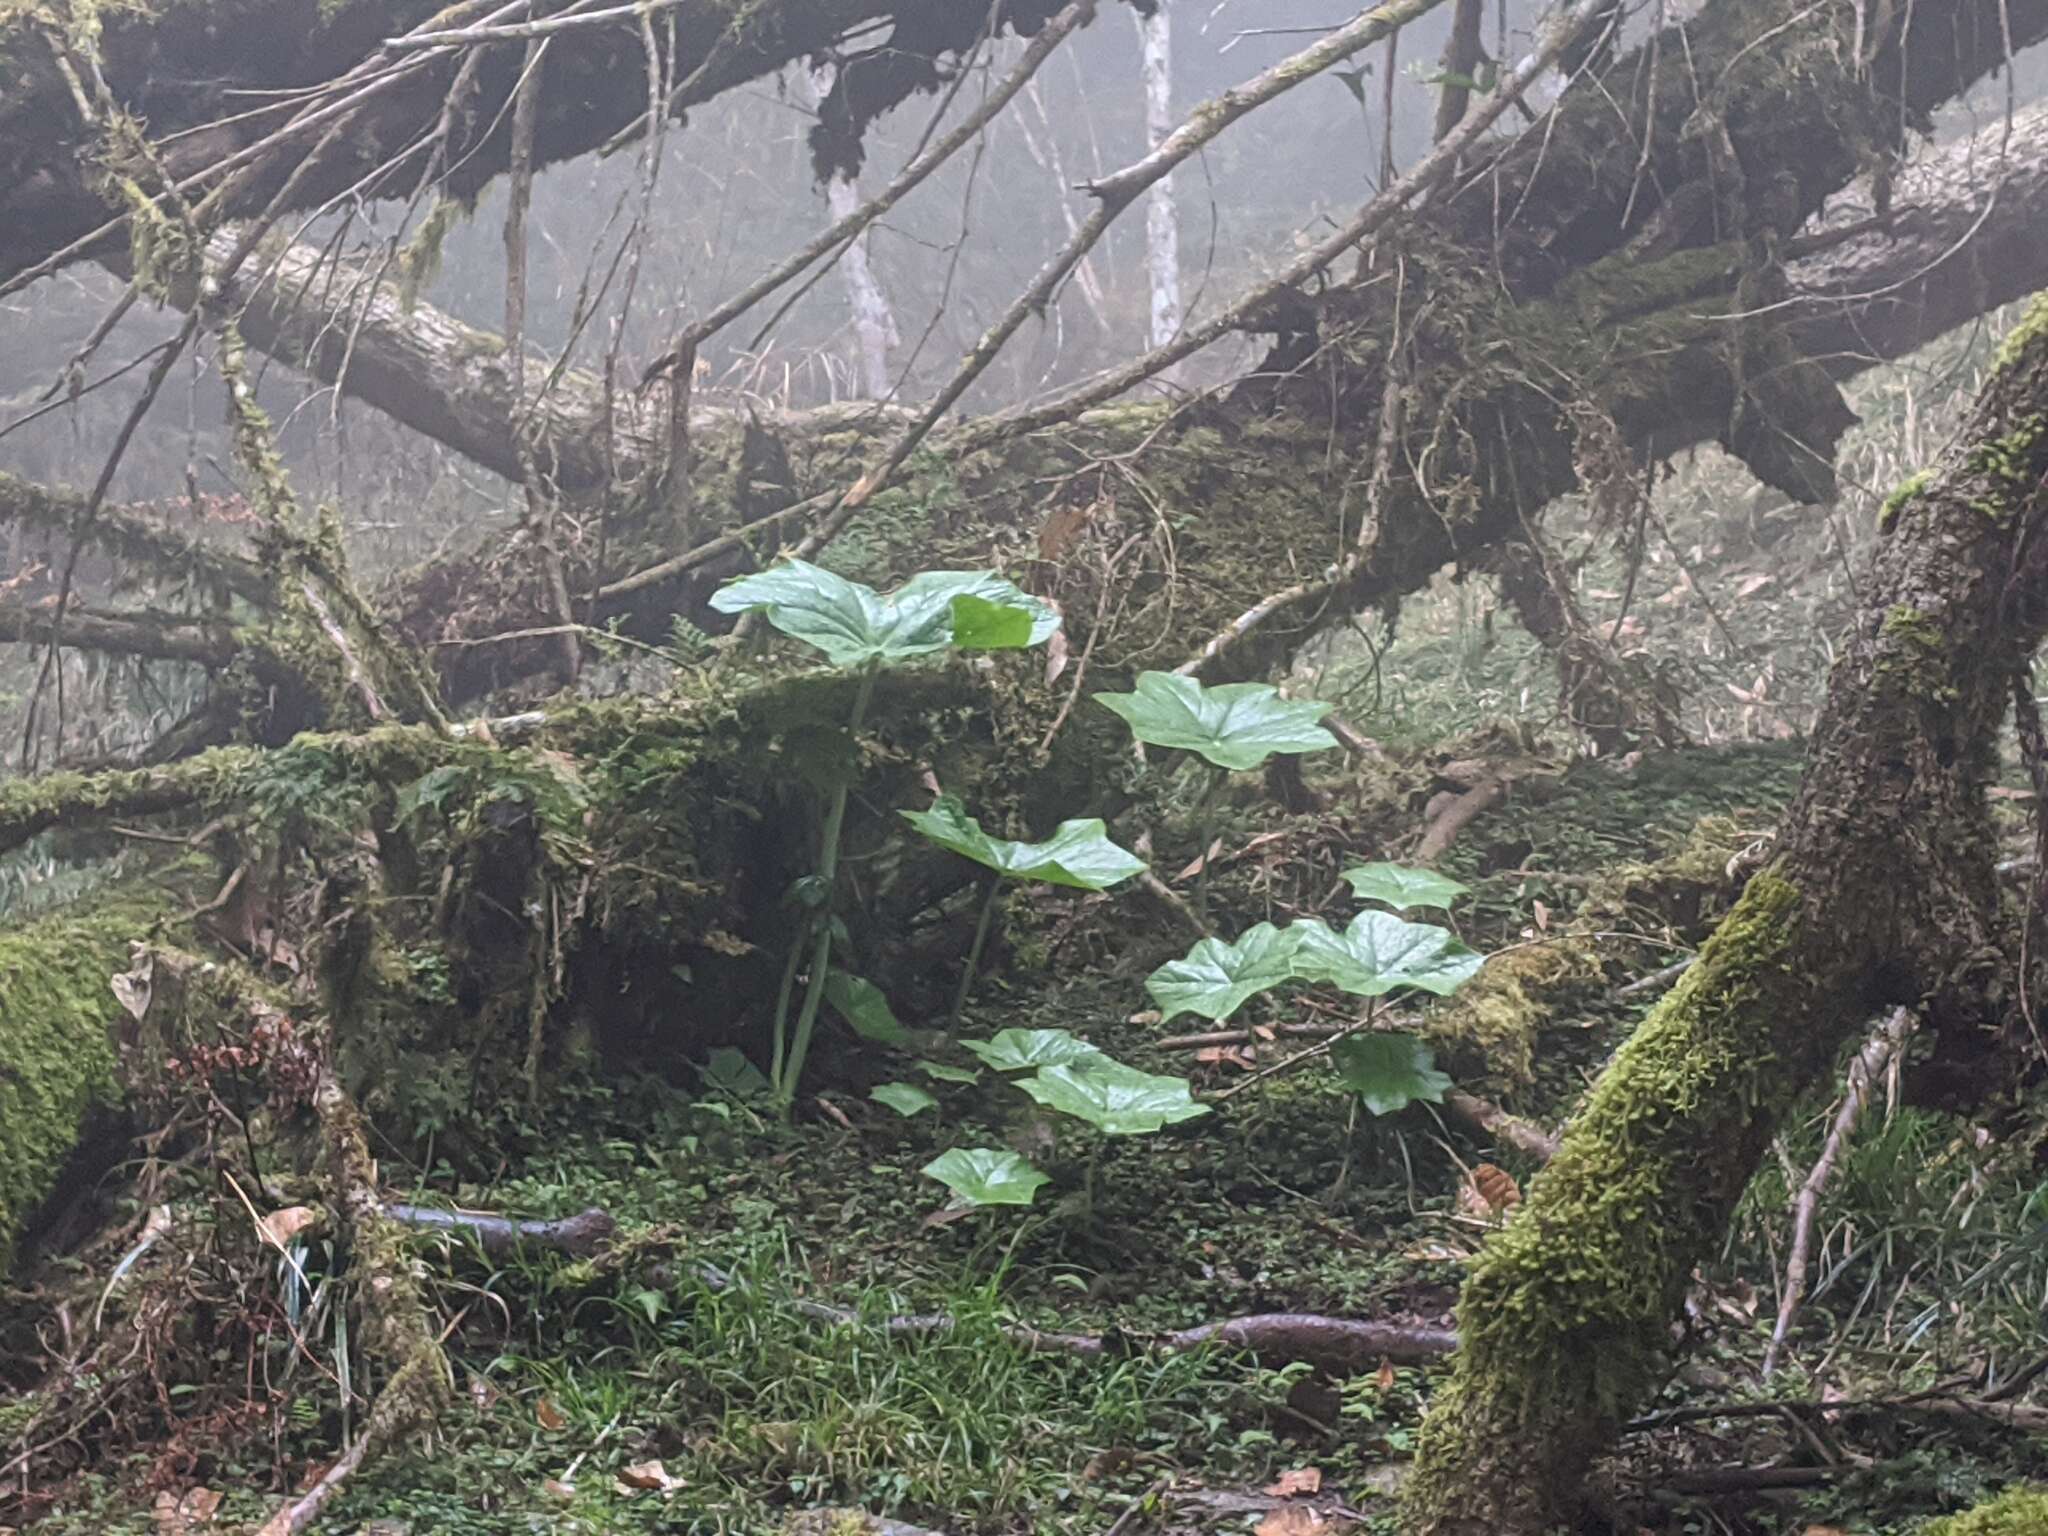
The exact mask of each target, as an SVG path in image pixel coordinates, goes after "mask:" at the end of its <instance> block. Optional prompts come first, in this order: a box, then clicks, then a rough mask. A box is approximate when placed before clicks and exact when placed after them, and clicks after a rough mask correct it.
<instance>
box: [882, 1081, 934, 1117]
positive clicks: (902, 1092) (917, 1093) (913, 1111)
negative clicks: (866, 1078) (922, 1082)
mask: <svg viewBox="0 0 2048 1536" xmlns="http://www.w3.org/2000/svg"><path fill="white" fill-rule="evenodd" d="M868 1097H869V1098H871V1099H873V1100H874V1101H875V1102H876V1103H877V1104H886V1105H887V1106H888V1107H889V1108H891V1109H893V1110H895V1111H896V1113H897V1114H899V1115H901V1116H902V1117H903V1118H904V1119H906V1120H908V1119H909V1118H910V1117H911V1116H912V1115H921V1114H923V1113H924V1112H925V1111H926V1110H928V1109H937V1108H938V1107H939V1101H938V1100H937V1099H935V1098H933V1097H932V1096H931V1095H930V1094H928V1093H926V1092H925V1091H924V1090H923V1089H922V1088H920V1087H918V1086H917V1085H916V1084H915V1083H877V1084H875V1086H874V1087H872V1088H870V1089H869V1090H868Z"/></svg>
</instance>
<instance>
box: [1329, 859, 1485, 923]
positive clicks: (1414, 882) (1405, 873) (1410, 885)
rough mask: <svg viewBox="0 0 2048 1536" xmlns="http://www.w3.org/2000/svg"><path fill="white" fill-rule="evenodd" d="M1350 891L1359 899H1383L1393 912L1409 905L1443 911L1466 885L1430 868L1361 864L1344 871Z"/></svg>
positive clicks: (1406, 908)
mask: <svg viewBox="0 0 2048 1536" xmlns="http://www.w3.org/2000/svg"><path fill="white" fill-rule="evenodd" d="M1344 878H1345V879H1346V880H1349V881H1350V882H1351V892H1352V894H1353V895H1354V896H1356V897H1358V898H1359V900H1361V901H1383V902H1385V903H1386V904H1387V905H1388V906H1390V907H1392V908H1393V909H1394V910H1395V911H1396V912H1405V911H1407V910H1408V909H1409V908H1410V907H1439V908H1442V909H1444V910H1446V911H1448V910H1449V909H1450V905H1451V903H1452V902H1454V901H1456V900H1457V899H1458V898H1459V897H1460V896H1462V895H1464V894H1465V891H1466V889H1467V887H1465V886H1463V885H1460V884H1459V883H1458V882H1457V881H1455V880H1453V879H1452V878H1451V877H1450V876H1448V875H1440V874H1438V873H1437V872H1436V871H1435V870H1433V869H1411V868H1409V867H1408V866H1407V865H1406V864H1361V865H1359V866H1358V867H1357V868H1355V869H1347V870H1345V871H1344Z"/></svg>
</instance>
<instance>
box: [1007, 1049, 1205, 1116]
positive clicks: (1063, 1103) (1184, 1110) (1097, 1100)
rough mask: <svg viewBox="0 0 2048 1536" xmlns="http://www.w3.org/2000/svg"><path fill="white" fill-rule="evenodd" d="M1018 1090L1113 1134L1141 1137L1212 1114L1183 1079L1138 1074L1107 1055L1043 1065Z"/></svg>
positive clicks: (1135, 1069) (1049, 1106) (1145, 1073)
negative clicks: (1184, 1121) (1180, 1122)
mask: <svg viewBox="0 0 2048 1536" xmlns="http://www.w3.org/2000/svg"><path fill="white" fill-rule="evenodd" d="M1017 1086H1018V1087H1019V1088H1022V1089H1023V1090H1024V1091H1025V1092H1026V1093H1028V1094H1030V1095H1031V1097H1033V1098H1034V1099H1036V1100H1038V1102H1039V1103H1041V1104H1043V1105H1044V1106H1045V1107H1046V1108H1047V1109H1056V1110H1059V1111H1060V1112H1061V1113H1062V1114H1068V1115H1072V1116H1073V1117H1074V1118H1075V1119H1077V1120H1085V1121H1087V1122H1088V1123H1089V1124H1090V1125H1092V1126H1094V1127H1095V1128H1096V1129H1097V1130H1099V1131H1102V1132H1104V1133H1106V1134H1108V1135H1111V1136H1143V1135H1146V1134H1148V1133H1149V1132H1152V1131H1156V1130H1158V1129H1159V1128H1160V1127H1161V1126H1166V1125H1172V1124H1174V1123H1176V1122H1177V1121H1181V1120H1192V1119H1194V1118H1195V1117H1196V1116H1197V1115H1206V1114H1207V1113H1209V1106H1208V1105H1206V1104H1197V1103H1196V1102H1195V1101H1194V1099H1193V1097H1192V1096H1190V1094H1189V1093H1188V1080H1187V1079H1186V1078H1184V1077H1160V1076H1157V1075H1155V1074H1153V1073H1151V1072H1140V1071H1139V1070H1138V1069H1137V1068H1136V1067H1127V1066H1125V1065H1124V1064H1123V1063H1122V1062H1120V1061H1112V1060H1111V1059H1110V1058H1109V1057H1107V1056H1097V1057H1094V1058H1093V1059H1090V1060H1087V1061H1078V1062H1069V1063H1066V1064H1063V1065H1061V1066H1056V1067H1040V1068H1039V1069H1038V1071H1037V1072H1036V1073H1035V1074H1034V1075H1033V1076H1031V1077H1027V1078H1022V1079H1020V1080H1019V1081H1018V1083H1017Z"/></svg>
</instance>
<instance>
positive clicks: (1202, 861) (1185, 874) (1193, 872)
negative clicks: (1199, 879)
mask: <svg viewBox="0 0 2048 1536" xmlns="http://www.w3.org/2000/svg"><path fill="white" fill-rule="evenodd" d="M1222 851H1223V839H1222V838H1220V837H1219V838H1217V839H1216V841H1215V842H1213V843H1211V844H1210V845H1209V846H1208V847H1207V848H1206V849H1204V850H1203V851H1202V852H1200V853H1198V854H1196V855H1195V856H1194V857H1193V858H1192V859H1189V860H1188V861H1187V863H1186V864H1184V865H1182V866H1181V871H1180V873H1179V874H1177V875H1175V876H1174V877H1173V883H1174V884H1175V885H1179V884H1180V883H1181V882H1182V881H1183V880H1192V879H1194V878H1195V876H1197V875H1199V874H1200V873H1201V872H1202V870H1203V869H1204V868H1205V867H1206V866H1207V865H1209V864H1210V863H1211V862H1213V861H1214V860H1215V858H1216V856H1217V855H1218V854H1219V853H1221V852H1222Z"/></svg>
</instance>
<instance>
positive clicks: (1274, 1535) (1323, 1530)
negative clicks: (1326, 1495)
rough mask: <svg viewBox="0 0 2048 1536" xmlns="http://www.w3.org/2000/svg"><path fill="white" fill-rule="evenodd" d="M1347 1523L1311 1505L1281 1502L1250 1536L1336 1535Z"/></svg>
mask: <svg viewBox="0 0 2048 1536" xmlns="http://www.w3.org/2000/svg"><path fill="white" fill-rule="evenodd" d="M1349 1524H1350V1522H1349V1521H1346V1520H1339V1519H1336V1518H1335V1517H1333V1516H1330V1515H1326V1514H1324V1513H1323V1512H1322V1511H1321V1510H1318V1509H1316V1508H1314V1507H1313V1506H1312V1505H1308V1504H1282V1505H1281V1506H1280V1507H1279V1508H1278V1509H1276V1510H1274V1511H1273V1513H1271V1514H1270V1515H1268V1516H1266V1518H1265V1519H1263V1520H1261V1521H1260V1522H1259V1523H1258V1525H1257V1527H1256V1528H1255V1529H1254V1530H1253V1532H1252V1536H1336V1532H1338V1531H1341V1530H1343V1529H1345V1528H1346V1527H1347V1526H1348V1525H1349Z"/></svg>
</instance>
